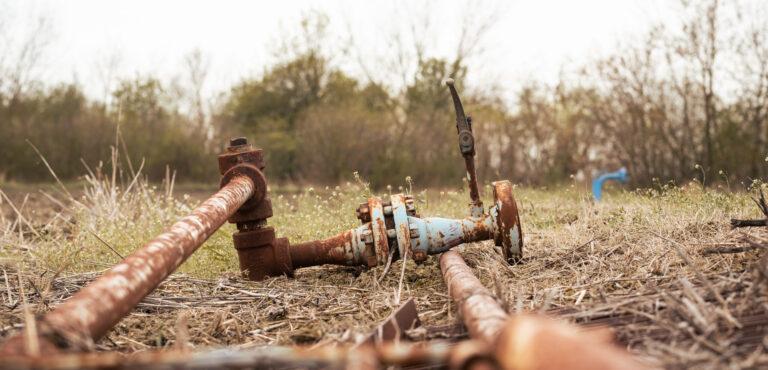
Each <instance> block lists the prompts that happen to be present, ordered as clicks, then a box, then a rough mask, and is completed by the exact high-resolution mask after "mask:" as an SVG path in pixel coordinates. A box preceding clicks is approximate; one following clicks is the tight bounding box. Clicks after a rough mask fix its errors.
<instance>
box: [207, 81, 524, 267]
mask: <svg viewBox="0 0 768 370" xmlns="http://www.w3.org/2000/svg"><path fill="white" fill-rule="evenodd" d="M446 85H448V88H449V89H450V91H451V95H452V97H453V102H454V107H455V109H456V127H457V130H458V132H459V149H460V150H461V154H462V156H463V157H464V159H465V164H466V168H467V178H468V182H469V193H470V198H471V203H470V212H469V213H470V214H469V217H467V218H464V219H460V220H454V219H448V218H440V217H429V218H419V217H418V215H417V213H416V205H415V203H414V199H413V198H412V197H411V196H410V195H405V194H395V195H392V196H390V197H389V198H388V199H380V198H377V197H372V198H370V199H368V201H367V202H366V203H363V204H361V205H360V207H358V208H357V211H356V213H357V217H358V218H359V219H360V221H361V222H362V223H363V224H362V225H361V226H359V227H357V228H354V229H351V230H347V231H345V232H343V233H341V234H338V235H336V236H333V237H331V238H328V239H324V240H315V241H311V242H306V243H300V244H295V245H289V244H288V242H287V241H286V240H285V239H275V237H274V230H273V229H272V228H269V227H266V226H265V220H266V218H267V217H269V216H271V215H272V213H271V206H270V207H269V213H268V215H267V214H266V213H264V214H262V213H260V212H258V211H256V210H258V209H260V207H267V206H266V205H263V204H261V203H259V204H261V205H258V204H257V205H251V202H250V201H249V203H247V204H246V205H245V206H243V209H241V210H240V211H238V212H237V213H236V214H235V216H233V217H232V218H230V222H234V223H237V227H238V232H237V233H236V234H235V235H234V239H235V248H237V250H238V255H239V257H240V267H241V269H242V270H244V271H247V274H248V277H249V278H250V279H252V280H261V279H263V278H264V277H266V276H277V275H283V274H286V275H291V274H292V272H293V270H294V269H296V268H300V267H308V266H317V265H324V264H334V265H346V266H368V267H373V266H377V265H387V264H388V263H389V262H391V261H392V260H395V259H399V258H404V257H406V256H408V257H410V258H413V260H414V261H416V262H417V263H420V262H423V261H424V260H426V259H427V256H428V255H430V254H438V253H442V252H445V251H447V250H449V249H451V248H453V247H455V246H457V245H460V244H463V243H472V242H479V241H484V240H490V239H493V240H494V242H495V244H496V245H497V246H499V247H501V251H502V254H503V256H504V258H505V260H506V261H507V262H508V263H510V264H514V263H516V262H517V261H518V260H519V259H520V258H522V252H523V236H522V230H521V228H520V217H519V215H518V211H517V204H516V203H515V198H514V196H513V195H512V183H510V182H509V181H506V180H504V181H497V182H494V183H493V197H494V204H493V206H491V207H490V208H489V210H488V212H485V210H484V209H483V203H482V201H481V200H480V195H479V190H478V185H477V175H476V173H475V162H474V155H475V146H474V145H475V144H474V142H475V139H474V137H473V136H472V127H471V120H470V119H469V118H467V117H466V116H465V114H464V108H463V107H462V105H461V100H460V99H459V95H458V93H457V92H456V89H455V87H454V85H453V80H448V81H446ZM249 161H250V163H251V164H247V163H246V162H249ZM219 165H220V167H221V172H222V174H223V175H224V179H223V180H222V184H224V183H226V179H227V177H228V176H229V173H230V172H232V171H240V172H235V173H242V174H246V175H249V176H251V177H254V173H255V172H258V171H255V170H253V169H252V168H254V166H255V168H258V170H262V169H263V168H264V165H263V161H262V158H261V150H259V149H256V150H254V149H253V148H251V147H250V146H244V145H234V146H230V148H229V149H228V151H227V153H225V154H222V155H221V156H220V157H219ZM229 166H234V167H232V168H230V167H229ZM239 166H243V168H242V170H237V169H238V168H239ZM246 169H247V170H248V171H244V170H246ZM249 171H250V172H249ZM254 171H255V172H254ZM258 174H261V172H258ZM255 178H256V180H254V182H257V180H258V181H261V180H262V179H263V176H262V177H259V176H255ZM258 184H262V183H261V182H258ZM265 187H266V185H265ZM257 188H259V186H257ZM259 194H261V193H259ZM255 198H256V196H254V199H255ZM259 199H261V198H259ZM264 199H266V197H264ZM252 200H253V199H252ZM267 201H268V200H267ZM254 202H256V201H254ZM267 204H268V202H267ZM246 206H249V207H253V208H252V210H250V211H248V210H245V209H246ZM246 216H247V217H246Z"/></svg>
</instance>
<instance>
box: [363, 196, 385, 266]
mask: <svg viewBox="0 0 768 370" xmlns="http://www.w3.org/2000/svg"><path fill="white" fill-rule="evenodd" d="M368 210H369V212H370V214H371V223H370V225H371V234H372V235H373V248H374V251H375V252H376V260H377V262H378V263H379V264H380V265H385V264H386V263H387V260H388V259H389V240H387V222H386V220H385V219H384V206H383V205H382V204H381V199H379V198H376V197H371V198H370V199H368ZM369 267H373V266H369Z"/></svg>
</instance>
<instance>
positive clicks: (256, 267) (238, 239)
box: [219, 137, 293, 280]
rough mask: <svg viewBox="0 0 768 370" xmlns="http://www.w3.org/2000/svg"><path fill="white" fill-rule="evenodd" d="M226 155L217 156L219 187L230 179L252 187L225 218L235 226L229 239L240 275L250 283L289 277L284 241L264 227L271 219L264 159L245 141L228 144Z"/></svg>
mask: <svg viewBox="0 0 768 370" xmlns="http://www.w3.org/2000/svg"><path fill="white" fill-rule="evenodd" d="M229 144H230V145H229V146H228V147H227V149H226V151H225V152H224V153H222V154H221V155H219V171H220V172H221V175H222V178H221V186H225V185H226V184H227V183H228V182H229V181H230V179H232V178H233V177H234V176H246V177H248V178H250V179H251V180H252V181H253V182H254V184H255V189H254V194H253V196H252V197H251V198H249V199H248V201H247V202H245V204H243V206H242V207H240V209H238V210H237V212H235V213H234V214H233V215H232V217H230V218H229V222H230V223H234V224H236V225H237V232H236V233H235V234H234V235H232V239H233V241H234V245H235V249H236V250H237V257H238V260H239V261H240V271H241V272H242V273H243V275H244V276H245V277H247V278H248V279H250V280H263V279H264V278H265V277H267V276H278V275H289V276H290V275H292V274H293V264H292V262H291V256H290V251H289V244H288V240H287V239H285V238H276V237H275V230H274V229H273V228H272V227H269V226H266V224H267V219H268V218H270V217H272V202H271V201H270V199H269V195H268V194H267V179H266V176H264V169H265V168H266V166H265V164H264V157H263V153H262V150H261V149H256V148H254V147H253V146H252V145H251V144H248V140H247V139H246V138H243V137H240V138H234V139H232V140H230V142H229Z"/></svg>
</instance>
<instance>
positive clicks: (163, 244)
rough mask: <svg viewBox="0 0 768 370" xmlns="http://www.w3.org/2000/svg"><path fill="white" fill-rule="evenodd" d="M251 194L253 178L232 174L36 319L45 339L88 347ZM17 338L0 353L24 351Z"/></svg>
mask: <svg viewBox="0 0 768 370" xmlns="http://www.w3.org/2000/svg"><path fill="white" fill-rule="evenodd" d="M253 192H254V183H253V181H252V180H251V179H250V178H248V177H246V176H238V177H234V178H233V179H232V180H231V181H230V182H229V183H228V184H226V185H225V186H224V187H222V188H221V189H220V190H219V191H218V192H217V193H216V194H214V195H213V196H211V197H210V198H208V199H207V200H206V201H205V202H203V203H202V204H201V205H200V206H198V207H197V208H195V209H194V210H193V211H192V213H191V214H190V215H188V216H186V217H184V218H182V219H181V220H179V221H178V222H176V223H175V224H173V226H171V227H170V228H169V229H168V230H167V231H165V232H164V233H162V234H160V235H158V236H157V237H155V238H154V239H152V240H150V241H149V242H148V243H147V244H145V245H144V246H143V247H142V248H141V249H139V250H137V251H135V252H134V253H133V254H131V255H130V256H128V257H126V258H125V259H124V260H123V261H122V262H120V263H119V264H117V265H116V266H114V267H113V268H111V269H110V270H109V271H107V272H106V273H105V274H104V275H102V276H100V277H99V278H98V279H96V280H95V281H93V282H92V283H90V284H88V285H87V286H85V287H84V288H83V289H81V290H80V291H79V292H77V293H76V294H75V295H74V296H72V297H71V298H69V299H68V300H66V301H65V302H64V303H62V304H60V305H59V306H57V307H56V308H55V309H54V310H53V311H50V312H49V313H48V314H46V315H45V317H44V318H43V319H42V322H41V323H40V326H41V330H42V332H41V334H43V335H44V336H45V337H44V338H41V339H43V340H47V341H48V343H56V344H57V345H58V346H59V347H67V346H74V347H88V346H89V345H90V344H91V343H93V342H94V341H96V340H98V339H99V338H101V337H102V336H104V334H106V333H107V331H109V329H111V328H112V327H113V326H114V325H115V324H116V323H117V322H118V321H120V319H121V318H123V317H124V316H125V315H127V314H128V313H129V312H130V311H131V310H132V309H133V308H134V307H135V306H136V305H137V304H138V303H139V302H140V301H141V300H142V299H144V297H146V296H147V295H148V294H149V293H151V292H152V291H153V290H154V289H155V288H156V287H157V286H158V285H159V284H160V283H161V282H162V281H163V280H165V278H167V277H168V275H170V274H171V273H172V272H173V271H174V270H176V268H178V267H179V265H181V264H182V263H183V262H184V261H185V260H186V259H187V258H188V257H189V256H190V255H191V254H192V253H193V252H194V251H195V250H197V248H198V247H200V245H201V244H203V242H205V240H206V239H208V237H210V236H211V235H212V234H213V233H214V232H215V231H216V230H217V229H218V228H219V227H220V226H221V225H222V224H223V223H224V222H225V221H226V220H227V217H229V216H231V215H232V214H233V213H234V212H235V211H236V210H237V209H238V208H239V207H240V206H241V205H242V204H243V203H245V202H246V201H247V200H248V199H249V198H250V197H251V195H252V194H253ZM20 338H21V337H20V336H17V337H16V338H13V339H12V340H11V341H9V342H7V343H5V345H4V346H3V347H2V348H0V353H4V354H11V353H15V354H21V353H24V351H23V350H24V348H23V347H24V345H23V341H22V340H21V339H20Z"/></svg>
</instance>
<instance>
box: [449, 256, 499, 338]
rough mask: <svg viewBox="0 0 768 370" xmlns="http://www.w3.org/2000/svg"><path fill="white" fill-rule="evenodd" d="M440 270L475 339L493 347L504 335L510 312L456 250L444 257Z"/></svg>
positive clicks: (470, 333) (465, 323)
mask: <svg viewBox="0 0 768 370" xmlns="http://www.w3.org/2000/svg"><path fill="white" fill-rule="evenodd" d="M440 269H441V270H442V271H443V280H444V281H445V284H446V285H447V286H448V293H449V294H450V296H451V298H452V299H453V301H454V302H455V303H456V304H457V305H458V306H459V311H460V312H461V317H462V319H463V321H464V325H466V327H467V330H469V335H470V336H471V337H472V338H475V339H478V340H482V341H484V342H486V343H488V344H493V343H495V341H496V337H497V336H498V335H499V333H500V332H501V329H502V328H503V326H504V322H505V321H506V320H507V313H506V312H504V309H502V308H501V305H499V303H498V302H496V299H494V297H493V295H492V294H491V292H490V291H488V289H486V288H485V286H483V284H482V283H480V280H478V279H477V278H476V277H475V275H474V274H472V270H471V269H470V268H469V266H467V264H466V263H465V262H464V259H463V258H461V255H459V254H458V253H457V252H455V251H448V252H445V253H443V255H442V256H440Z"/></svg>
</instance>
